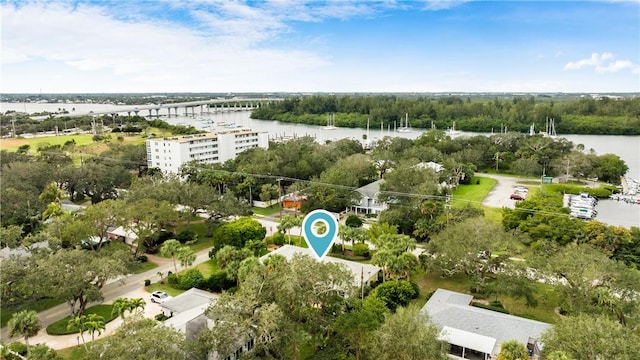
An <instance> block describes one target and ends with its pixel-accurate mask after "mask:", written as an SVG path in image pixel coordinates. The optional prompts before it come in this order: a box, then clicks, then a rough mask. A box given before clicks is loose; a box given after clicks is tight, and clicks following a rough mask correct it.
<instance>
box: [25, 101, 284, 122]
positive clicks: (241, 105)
mask: <svg viewBox="0 0 640 360" xmlns="http://www.w3.org/2000/svg"><path fill="white" fill-rule="evenodd" d="M282 100H284V99H280V98H258V99H248V98H247V99H238V98H234V99H211V100H196V101H187V102H180V103H166V104H147V105H126V106H118V109H110V110H104V111H89V112H74V113H69V114H56V115H53V116H51V117H53V118H60V117H80V116H98V115H112V116H115V115H116V114H127V115H129V116H131V115H132V114H133V115H140V112H144V111H148V112H149V113H148V114H147V116H148V117H160V116H161V112H160V110H165V109H166V113H163V114H162V115H163V116H164V115H166V116H167V117H171V116H172V115H175V116H178V115H179V112H178V111H179V109H182V108H184V114H185V115H190V113H191V114H193V115H194V116H195V115H196V113H200V114H202V113H210V112H217V111H241V110H252V109H255V108H259V107H260V106H262V105H263V104H268V103H271V102H274V101H282ZM189 110H191V111H189ZM141 116H144V114H142V115H141ZM49 117H50V116H34V117H32V119H34V120H44V119H48V118H49Z"/></svg>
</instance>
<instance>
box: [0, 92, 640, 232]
mask: <svg viewBox="0 0 640 360" xmlns="http://www.w3.org/2000/svg"><path fill="white" fill-rule="evenodd" d="M118 107H119V106H118V105H107V104H57V103H56V104H48V103H45V104H32V103H28V104H24V103H0V111H2V112H3V113H4V112H5V111H7V110H16V111H25V112H29V113H34V112H41V111H58V108H60V109H66V110H67V111H70V112H71V111H72V108H75V109H76V110H75V111H77V112H85V113H87V112H89V111H107V110H117V109H118ZM249 114H250V113H249V112H246V111H242V112H240V111H239V112H225V113H211V114H202V115H196V116H195V117H194V116H178V117H171V118H166V117H164V118H163V120H165V121H167V122H169V123H171V124H174V125H177V124H180V125H192V126H194V127H196V128H198V129H203V130H215V129H216V127H218V128H222V126H221V125H216V124H217V123H227V124H237V125H242V126H246V127H250V128H253V129H256V130H262V131H267V132H269V136H270V137H271V138H276V137H292V136H297V137H300V136H312V137H314V138H315V139H316V140H317V141H318V142H321V143H324V142H325V141H328V140H337V139H342V138H353V139H356V140H362V137H363V135H365V134H367V130H366V129H350V128H338V129H336V130H325V129H323V127H322V126H313V125H302V124H290V123H281V122H279V121H270V120H253V119H250V118H249ZM145 115H146V114H145ZM207 120H211V121H210V122H208V121H207ZM392 126H393V125H392ZM422 133H423V130H421V129H414V130H413V131H411V132H407V133H398V132H394V131H393V127H391V129H389V128H388V127H386V125H385V129H383V130H381V129H380V128H377V129H369V131H368V136H367V138H368V139H369V140H374V141H375V140H376V139H380V138H382V137H384V136H400V137H405V138H408V139H415V138H417V137H418V136H420V135H421V134H422ZM464 135H477V134H474V133H461V134H460V136H464ZM564 137H565V138H567V139H568V140H570V141H572V142H573V143H574V144H583V145H584V148H585V150H589V149H593V150H594V151H595V152H596V153H597V154H598V155H602V154H608V153H612V154H616V155H618V156H620V158H621V159H623V160H624V161H625V162H626V164H627V166H629V171H628V172H627V176H629V177H632V178H634V179H640V136H611V135H566V136H564ZM598 219H599V220H600V221H602V222H605V223H608V224H612V225H621V226H625V227H630V226H640V205H632V204H626V203H624V202H617V201H608V200H607V201H601V202H600V203H599V205H598Z"/></svg>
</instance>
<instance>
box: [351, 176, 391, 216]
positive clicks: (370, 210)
mask: <svg viewBox="0 0 640 360" xmlns="http://www.w3.org/2000/svg"><path fill="white" fill-rule="evenodd" d="M383 182H384V179H380V180H377V181H374V182H372V183H370V184H367V185H365V186H363V187H360V188H357V189H356V191H357V192H358V193H359V194H360V195H361V197H360V202H359V203H358V204H357V205H353V206H351V211H353V212H355V213H357V214H375V215H377V214H380V213H381V212H382V211H383V210H386V209H387V208H389V205H387V203H385V202H382V201H380V200H378V194H379V193H380V185H381V184H382V183H383Z"/></svg>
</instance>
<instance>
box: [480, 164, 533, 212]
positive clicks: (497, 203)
mask: <svg viewBox="0 0 640 360" xmlns="http://www.w3.org/2000/svg"><path fill="white" fill-rule="evenodd" d="M475 175H477V176H482V177H488V178H492V179H496V180H497V181H498V183H497V184H496V185H495V186H494V187H493V189H491V191H490V192H489V194H488V195H487V197H485V198H484V200H483V201H482V205H485V206H489V207H496V208H503V207H506V208H510V209H514V208H515V206H516V202H515V200H511V199H509V196H510V195H511V194H513V190H514V189H515V187H516V186H518V185H519V184H518V181H520V180H521V179H519V178H516V177H510V176H502V175H495V174H483V173H476V174H475ZM537 186H538V185H533V186H532V185H526V187H528V188H531V187H537Z"/></svg>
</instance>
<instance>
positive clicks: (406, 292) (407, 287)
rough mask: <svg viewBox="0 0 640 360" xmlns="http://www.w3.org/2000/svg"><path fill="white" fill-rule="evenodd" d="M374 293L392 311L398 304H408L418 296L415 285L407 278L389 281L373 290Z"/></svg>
mask: <svg viewBox="0 0 640 360" xmlns="http://www.w3.org/2000/svg"><path fill="white" fill-rule="evenodd" d="M373 295H374V296H375V297H376V298H378V299H380V300H381V301H382V302H384V304H385V305H386V306H387V308H389V310H391V311H396V309H397V308H398V306H406V305H407V304H409V301H411V299H415V298H416V297H418V295H419V293H417V292H416V290H415V288H414V287H413V285H412V284H411V283H410V282H408V281H406V280H397V281H387V282H384V283H382V284H380V285H378V286H377V287H376V288H375V290H373Z"/></svg>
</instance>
